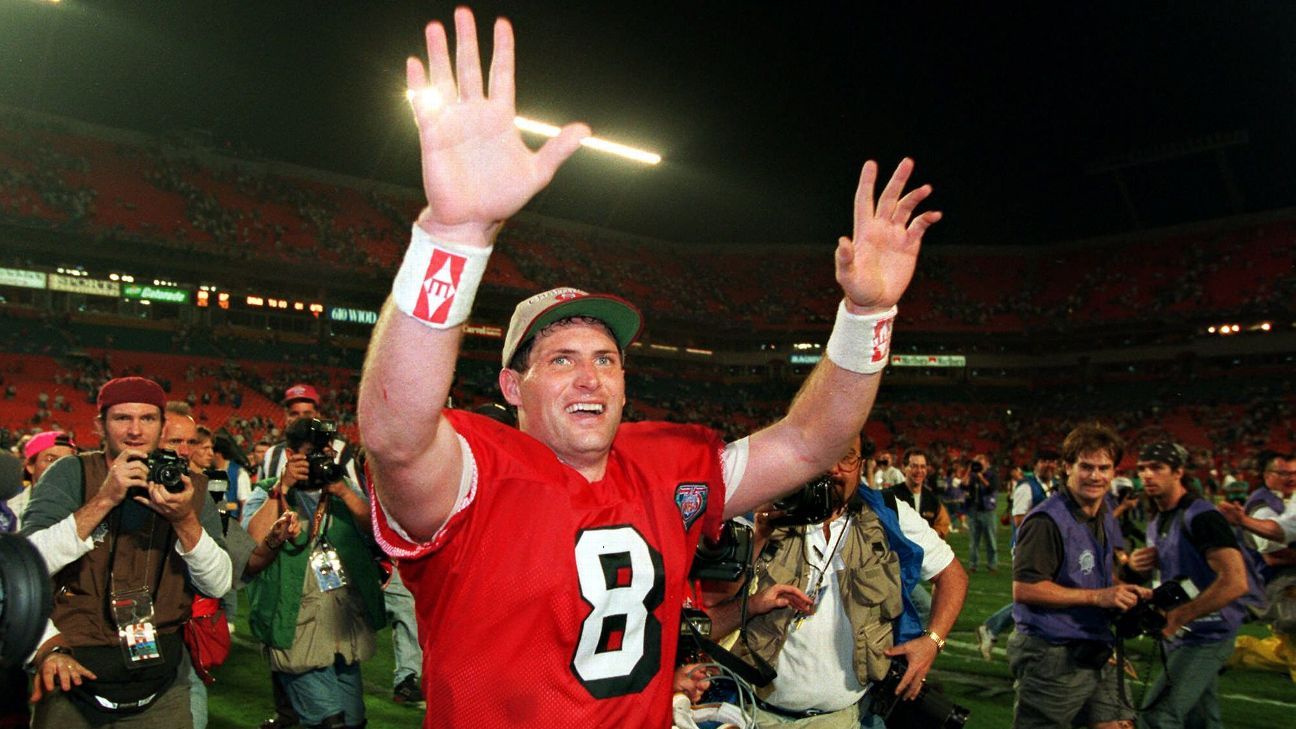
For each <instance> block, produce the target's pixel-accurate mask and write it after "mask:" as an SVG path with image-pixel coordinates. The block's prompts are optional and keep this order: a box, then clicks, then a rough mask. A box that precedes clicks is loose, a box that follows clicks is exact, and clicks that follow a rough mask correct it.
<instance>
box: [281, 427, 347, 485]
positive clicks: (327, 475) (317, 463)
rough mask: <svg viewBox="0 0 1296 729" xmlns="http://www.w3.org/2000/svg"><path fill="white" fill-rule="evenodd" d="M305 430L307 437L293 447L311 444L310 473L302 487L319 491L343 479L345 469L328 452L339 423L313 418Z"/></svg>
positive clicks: (307, 457) (309, 455)
mask: <svg viewBox="0 0 1296 729" xmlns="http://www.w3.org/2000/svg"><path fill="white" fill-rule="evenodd" d="M293 425H296V423H294V424H293ZM305 430H306V432H305V434H304V435H305V437H304V438H302V440H301V442H300V443H298V444H297V445H296V446H293V449H294V450H297V449H299V448H300V447H301V446H303V445H305V444H306V443H310V444H311V452H310V453H308V454H307V455H306V464H307V466H308V467H309V468H310V475H309V476H308V477H307V480H306V483H304V484H302V485H301V486H300V488H303V489H306V490H307V491H318V490H320V489H322V488H324V487H325V486H328V485H329V484H331V483H336V482H338V481H341V480H342V475H343V474H344V473H345V471H344V470H343V468H342V466H340V465H338V464H337V463H336V462H334V460H333V455H332V454H331V453H329V452H328V449H330V448H332V447H333V439H334V438H336V437H337V424H336V423H334V422H333V421H331V420H320V419H318V418H312V419H311V420H309V421H307V424H306V426H305ZM289 445H290V446H291V445H292V444H291V443H290V444H289Z"/></svg>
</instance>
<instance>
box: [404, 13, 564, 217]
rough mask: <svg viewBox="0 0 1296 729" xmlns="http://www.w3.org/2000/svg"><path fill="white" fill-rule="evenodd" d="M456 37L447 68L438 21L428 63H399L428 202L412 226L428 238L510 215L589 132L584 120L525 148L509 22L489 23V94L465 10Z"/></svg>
mask: <svg viewBox="0 0 1296 729" xmlns="http://www.w3.org/2000/svg"><path fill="white" fill-rule="evenodd" d="M455 34H456V40H457V45H456V49H455V63H454V67H453V68H452V66H451V62H450V49H449V43H448V41H447V38H446V32H445V28H444V27H443V26H442V25H441V24H440V23H439V22H433V23H430V24H428V26H427V29H426V36H427V49H428V65H427V68H426V69H425V68H424V66H423V63H422V61H420V60H419V59H417V58H410V59H408V60H407V61H406V64H405V73H406V83H407V84H408V87H409V89H410V91H411V92H413V93H412V105H413V109H414V119H415V122H416V123H417V124H418V132H419V147H420V150H421V154H422V162H423V190H424V192H425V193H426V194H427V200H428V208H427V209H426V210H424V211H423V214H421V215H420V216H419V223H420V224H421V225H424V226H425V227H428V228H430V230H429V232H432V233H433V234H434V235H435V234H437V233H445V232H447V231H451V232H452V231H455V230H459V229H470V230H471V229H474V228H480V227H483V226H490V225H494V224H496V223H498V222H500V221H503V220H504V219H505V218H508V217H509V216H511V215H513V214H514V213H516V212H517V211H518V210H520V209H521V208H522V206H523V205H525V204H526V203H527V201H528V200H530V199H531V197H532V196H534V195H535V194H536V193H537V192H539V191H540V190H541V189H542V188H543V187H544V186H545V185H547V184H548V183H549V181H550V180H551V179H553V176H554V173H555V172H557V170H558V167H559V166H560V165H562V163H563V162H564V161H565V160H566V159H567V158H568V157H570V156H571V154H572V153H573V152H575V151H576V149H577V148H578V147H579V146H580V140H581V139H582V138H583V137H585V136H587V135H588V134H589V129H588V128H587V127H585V125H583V124H569V125H567V126H566V127H564V128H563V130H562V133H561V134H559V135H558V136H557V137H555V138H553V139H551V140H549V141H548V142H546V143H545V144H544V146H543V147H541V148H540V149H539V150H538V151H536V152H532V151H531V150H530V149H529V148H528V147H527V146H526V144H525V143H523V141H522V137H521V134H520V133H519V132H518V130H517V128H516V127H514V125H513V119H514V116H515V114H516V111H515V93H514V85H513V29H512V26H510V25H509V23H508V21H506V20H504V19H502V18H501V19H499V20H497V21H496V23H495V41H494V43H495V47H494V55H493V58H492V60H491V68H490V96H489V97H488V96H486V94H485V92H484V89H483V83H482V69H481V60H480V58H479V55H478V49H477V26H476V22H475V21H474V19H473V15H472V12H471V11H470V10H468V9H467V8H459V9H457V10H456V11H455ZM451 237H460V236H451ZM468 237H469V238H470V237H471V236H468Z"/></svg>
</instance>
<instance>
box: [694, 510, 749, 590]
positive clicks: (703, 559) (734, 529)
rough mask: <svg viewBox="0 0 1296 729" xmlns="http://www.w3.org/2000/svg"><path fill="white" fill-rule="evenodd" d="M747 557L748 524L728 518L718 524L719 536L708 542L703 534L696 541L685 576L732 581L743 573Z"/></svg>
mask: <svg viewBox="0 0 1296 729" xmlns="http://www.w3.org/2000/svg"><path fill="white" fill-rule="evenodd" d="M751 558H752V529H751V527H749V526H747V525H746V524H740V523H739V522H736V521H733V520H732V519H731V520H729V521H727V522H725V523H724V524H723V525H721V527H720V538H719V539H717V540H716V541H714V542H712V541H711V540H710V539H707V538H706V537H705V536H704V537H702V539H700V540H699V541H698V546H697V552H696V553H695V554H694V556H693V567H692V569H690V570H689V579H690V580H720V581H723V582H733V581H734V580H737V579H740V578H741V577H742V576H743V574H745V573H746V572H747V565H749V564H751Z"/></svg>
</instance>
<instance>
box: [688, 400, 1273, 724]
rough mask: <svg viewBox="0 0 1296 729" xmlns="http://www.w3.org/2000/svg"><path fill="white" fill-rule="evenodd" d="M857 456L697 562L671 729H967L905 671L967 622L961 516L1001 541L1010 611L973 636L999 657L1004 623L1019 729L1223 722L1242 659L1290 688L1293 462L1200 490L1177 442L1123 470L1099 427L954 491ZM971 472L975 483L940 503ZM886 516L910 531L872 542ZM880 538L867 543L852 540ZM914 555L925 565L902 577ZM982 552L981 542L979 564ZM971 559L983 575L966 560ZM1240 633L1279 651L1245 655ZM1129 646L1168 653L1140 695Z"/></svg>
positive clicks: (976, 470)
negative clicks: (1248, 632) (985, 522)
mask: <svg viewBox="0 0 1296 729" xmlns="http://www.w3.org/2000/svg"><path fill="white" fill-rule="evenodd" d="M863 445H864V447H863V448H860V444H859V443H858V442H857V445H856V447H855V448H853V449H852V450H851V451H850V452H849V453H847V454H846V455H845V456H844V457H843V459H842V461H841V462H840V463H839V464H838V465H837V466H836V467H834V468H833V469H832V470H831V471H830V472H829V473H828V474H826V475H825V476H824V477H823V478H822V479H820V480H819V481H818V482H812V483H810V484H807V486H806V487H804V488H803V490H802V491H801V492H799V493H797V494H794V495H793V496H792V497H788V498H786V499H784V500H782V501H779V502H775V503H773V504H767V505H765V506H763V507H761V508H759V509H758V510H757V511H756V512H754V514H753V515H752V518H751V519H750V520H749V521H748V522H746V523H749V524H750V525H751V528H750V531H749V532H748V533H747V535H746V536H744V537H741V538H734V537H732V536H731V535H730V533H729V531H726V532H723V533H722V535H723V537H724V538H723V539H722V542H726V541H727V542H729V544H728V546H726V547H725V548H715V547H711V546H707V545H704V546H703V548H700V550H699V553H698V563H697V564H695V567H694V576H695V577H702V578H707V579H708V580H710V581H704V582H702V583H701V584H702V585H703V590H704V591H703V595H704V599H703V603H704V604H705V605H706V606H707V607H708V612H709V620H708V619H706V618H693V619H689V620H686V621H685V625H684V626H683V628H682V631H681V648H680V659H679V663H680V664H681V668H680V669H679V671H680V672H679V673H678V674H677V688H678V689H679V690H680V692H681V693H680V695H681V696H684V697H687V699H688V700H687V701H684V700H683V699H681V700H680V702H679V704H680V707H681V708H687V710H677V713H676V725H677V726H681V727H691V726H694V723H695V722H700V721H701V720H702V719H704V718H714V717H715V716H716V713H715V710H714V708H713V707H714V706H715V705H716V704H715V703H714V702H716V701H721V702H724V701H728V702H731V703H730V704H728V706H729V708H730V711H731V714H730V717H731V718H732V717H737V716H742V717H744V719H748V718H749V719H752V720H754V722H755V725H757V726H761V727H775V726H777V727H786V726H797V727H814V728H816V729H818V728H821V727H838V726H840V727H855V726H882V725H883V722H885V724H886V725H887V726H893V727H894V726H961V725H962V724H963V722H965V721H966V719H967V718H968V714H967V712H966V710H965V709H963V708H962V707H959V706H958V705H956V704H954V703H952V702H950V701H949V700H948V699H946V698H945V697H944V696H942V695H941V694H940V693H939V692H938V691H937V692H933V691H931V690H924V691H922V695H921V696H918V693H917V690H916V689H915V688H914V686H915V685H916V684H914V683H911V682H910V679H912V678H913V677H914V676H915V672H914V670H913V669H914V668H915V664H916V666H917V669H918V671H917V674H916V675H917V678H919V679H921V678H922V676H925V675H926V673H927V671H928V670H929V669H930V667H931V665H932V659H934V658H935V657H936V654H937V653H938V652H939V649H940V648H943V647H944V636H945V634H946V631H947V630H948V629H949V627H950V626H951V625H952V624H953V620H954V618H955V617H957V615H958V613H959V611H960V609H961V606H962V602H963V595H964V594H965V592H966V589H967V576H966V574H965V573H964V570H963V569H962V568H961V567H960V566H959V564H960V563H959V561H958V560H957V559H954V558H953V554H952V552H951V551H950V549H949V547H947V546H945V545H944V543H943V542H942V541H941V539H942V538H943V537H944V536H945V535H946V534H947V533H948V532H949V530H950V529H951V523H952V521H958V520H959V519H960V514H962V513H966V512H967V511H969V509H968V507H969V505H973V506H974V507H975V508H973V509H971V511H974V512H975V511H977V510H984V511H988V512H989V513H990V514H992V515H995V518H996V520H1002V523H1003V524H1007V525H1010V526H1011V540H1010V542H1009V546H1010V549H1011V550H1012V556H1011V557H1010V558H1009V561H1011V565H1012V567H1011V570H1012V599H1011V601H1010V602H1009V603H1008V604H1007V605H1005V606H1004V608H1003V609H1002V610H999V611H997V612H996V613H995V614H994V615H992V616H990V618H989V619H987V621H986V622H985V623H983V624H981V625H979V626H978V628H977V631H976V634H977V642H978V644H979V645H978V647H979V648H980V651H981V653H982V655H983V656H984V657H985V658H986V659H987V660H993V656H994V653H995V644H996V641H997V639H998V638H999V637H1000V635H1002V634H1004V633H1007V632H1009V631H1012V630H1013V629H1014V628H1015V633H1014V635H1013V636H1012V638H1010V639H1009V640H1008V642H1007V656H1008V662H1009V667H1010V669H1011V672H1012V674H1013V677H1014V688H1015V692H1016V699H1015V704H1014V726H1015V727H1065V726H1094V727H1122V726H1131V727H1132V726H1135V724H1137V725H1138V726H1140V727H1157V728H1159V727H1183V726H1200V727H1222V726H1223V723H1222V719H1221V714H1220V708H1219V697H1218V690H1217V685H1218V676H1219V674H1220V672H1221V671H1222V670H1223V668H1224V667H1225V665H1226V664H1228V663H1229V662H1230V661H1232V662H1233V663H1234V664H1241V665H1253V666H1254V665H1264V664H1263V662H1262V661H1255V662H1248V658H1247V656H1248V655H1251V656H1255V655H1259V654H1264V655H1267V656H1268V659H1267V660H1268V661H1269V663H1268V665H1267V667H1268V668H1271V669H1273V668H1276V669H1279V670H1290V671H1292V676H1293V678H1294V679H1296V663H1291V662H1289V663H1288V665H1286V666H1283V665H1282V663H1283V660H1284V659H1283V656H1285V655H1287V654H1288V651H1287V649H1286V648H1285V647H1284V646H1289V645H1292V641H1293V640H1294V639H1296V630H1294V629H1296V624H1293V622H1292V620H1291V618H1290V615H1291V614H1294V613H1296V587H1294V585H1296V548H1294V545H1296V541H1294V540H1296V515H1293V509H1291V508H1287V507H1288V506H1289V505H1290V503H1291V500H1292V499H1293V498H1296V458H1294V457H1293V456H1292V455H1289V454H1284V453H1278V452H1274V451H1264V452H1262V453H1261V454H1260V455H1259V456H1257V458H1256V461H1255V464H1254V467H1255V469H1256V475H1255V478H1256V483H1255V486H1254V487H1252V486H1249V485H1248V484H1246V483H1245V482H1242V481H1236V480H1234V481H1233V482H1231V483H1229V484H1228V487H1225V486H1223V485H1220V486H1219V488H1218V489H1210V488H1205V487H1204V485H1203V483H1202V482H1201V481H1200V480H1199V479H1197V478H1194V477H1193V476H1192V475H1191V473H1192V462H1193V459H1192V454H1191V453H1190V452H1189V451H1188V450H1187V449H1186V448H1184V447H1183V446H1181V445H1179V444H1177V443H1175V442H1173V441H1170V440H1153V441H1151V442H1148V443H1146V444H1143V445H1142V446H1141V447H1140V449H1139V450H1138V451H1137V453H1135V454H1133V455H1134V456H1135V458H1134V459H1133V461H1134V465H1133V467H1132V468H1131V469H1130V470H1129V471H1128V473H1129V476H1123V475H1121V471H1119V470H1118V465H1119V464H1121V463H1122V462H1126V463H1128V461H1126V460H1125V454H1126V445H1125V442H1124V441H1123V440H1122V438H1121V437H1120V436H1119V435H1118V434H1117V433H1116V432H1115V431H1114V430H1113V429H1111V428H1110V427H1107V426H1104V425H1100V424H1096V423H1095V424H1089V425H1082V426H1079V427H1077V428H1075V429H1073V430H1072V431H1071V432H1070V433H1069V434H1068V435H1067V437H1066V438H1065V440H1064V441H1063V443H1062V444H1061V448H1060V450H1051V449H1041V450H1040V451H1039V452H1038V453H1037V454H1036V456H1035V458H1034V460H1033V461H1032V462H1031V463H1029V464H1027V465H1026V466H1025V467H1024V468H1021V469H1010V470H1011V471H1012V472H1013V476H1014V477H1011V478H1001V477H1000V476H999V475H998V474H997V473H996V469H995V468H994V467H993V466H992V465H991V464H990V462H989V459H987V458H985V457H984V456H978V457H975V458H973V459H970V460H969V461H968V462H966V463H965V464H964V467H963V468H962V469H960V474H961V475H960V476H956V477H955V479H956V480H955V481H954V483H953V484H951V483H950V482H948V481H946V482H945V483H942V481H943V480H944V479H942V478H941V477H939V476H937V475H936V474H932V473H929V468H928V463H929V459H930V456H929V455H928V454H927V453H925V452H924V451H922V450H919V449H909V450H907V451H905V452H904V453H903V455H901V456H900V457H899V458H898V459H894V458H893V456H892V454H891V453H886V452H878V453H873V452H872V449H871V448H869V447H867V442H865V443H864V444H863ZM962 477H966V478H968V479H969V480H970V481H971V483H972V488H963V489H960V491H959V492H958V493H956V494H955V496H954V498H950V496H949V492H950V490H951V487H953V488H958V487H959V486H961V485H963V484H965V483H967V482H962V481H961V479H962ZM992 484H993V485H992ZM1000 484H1002V485H1000ZM856 486H858V488H856ZM870 487H871V488H870ZM1215 490H1218V494H1216V493H1214V491H1215ZM983 491H984V493H982V492H983ZM940 493H943V494H944V497H943V498H941V497H938V494H940ZM1000 498H1002V499H1003V501H1004V502H1005V503H1004V506H1003V508H1002V509H1001V511H1002V516H1000V515H999V514H998V513H997V511H996V506H995V502H996V501H997V500H998V499H1000ZM897 501H903V502H904V503H903V504H897ZM970 502H975V503H972V504H970ZM915 512H916V513H915ZM951 512H952V513H951ZM888 513H889V514H890V519H896V517H898V521H896V522H891V523H892V524H893V525H896V526H899V527H901V528H900V529H890V530H888V529H885V528H880V527H877V526H876V524H878V523H883V524H885V523H887V522H888V519H887V518H882V519H878V517H880V516H884V515H886V514H888ZM915 517H921V519H916V518H915ZM906 522H909V524H908V527H906V526H905V525H906ZM923 522H926V523H925V524H924V523H923ZM870 523H872V524H875V526H874V528H875V529H877V531H876V533H874V534H873V536H872V537H861V536H859V535H860V534H861V533H863V532H862V531H861V530H864V529H865V525H866V524H870ZM915 525H917V526H915ZM987 529H988V531H989V532H990V533H991V534H993V533H994V531H995V528H994V525H991V526H988V527H987ZM857 540H863V543H865V544H872V545H873V547H872V550H871V552H870V550H867V549H861V548H860V547H859V546H858V545H857V543H856V542H857ZM914 545H919V549H918V550H917V554H918V555H920V557H918V560H919V561H920V562H921V569H920V570H914V572H910V571H909V570H911V569H913V568H914V567H915V566H916V563H915V558H914V557H913V554H912V551H911V550H912V548H913V546H914ZM994 555H995V551H994V549H993V547H991V549H990V551H989V558H990V560H991V561H990V562H988V565H987V566H988V567H989V569H991V570H994V569H995V568H996V564H995V562H994V561H993V559H994ZM965 556H966V558H967V561H968V563H969V564H970V565H972V567H971V569H976V567H975V565H977V561H978V556H977V555H976V554H975V553H972V554H969V555H965ZM1005 556H1007V555H1005ZM726 560H729V561H732V562H735V563H739V564H741V565H742V566H741V568H735V569H733V570H732V572H731V574H729V575H725V574H724V570H723V569H719V570H717V568H718V567H723V565H724V564H725V561H726ZM879 562H880V563H881V564H882V565H886V564H892V565H893V566H894V568H895V570H896V572H894V573H891V572H889V571H888V569H887V568H885V567H879V566H878V565H879ZM933 562H934V563H933ZM748 568H750V573H748V571H747V570H748ZM866 575H867V578H866V577H865V576H866ZM717 578H719V579H729V580H732V581H730V582H718V581H716V580H717ZM920 578H921V579H920ZM923 580H931V584H932V587H933V591H934V596H933V597H932V598H929V599H928V601H927V602H926V604H925V605H924V604H923V601H922V600H921V599H920V598H919V596H918V594H916V593H921V592H925V590H924V588H923V586H922V585H921V582H922V581H923ZM924 607H925V608H926V610H925V611H924V610H923V608H924ZM1252 620H1258V621H1262V622H1264V623H1266V624H1268V625H1269V627H1270V628H1271V629H1272V630H1273V635H1272V636H1271V637H1270V638H1268V639H1259V638H1253V637H1250V636H1246V637H1243V638H1241V639H1239V638H1238V629H1239V627H1240V626H1241V625H1242V624H1243V623H1244V622H1247V621H1252ZM698 622H701V623H702V624H703V625H704V626H705V627H706V628H707V630H706V631H703V632H705V633H706V635H708V636H709V638H713V639H716V640H720V636H723V635H724V634H726V633H730V632H731V631H735V629H737V628H739V627H741V628H742V630H741V631H740V632H736V633H734V634H733V635H734V636H737V637H736V638H734V637H733V636H731V637H730V640H731V641H732V645H731V646H730V648H729V650H725V649H723V648H720V647H718V646H717V645H716V644H714V643H710V642H705V641H701V640H699V639H698V637H696V636H697V635H698V633H699V627H698V625H697V623H698ZM883 636H884V637H883ZM1140 637H1147V638H1151V639H1154V640H1156V641H1158V643H1159V649H1158V651H1157V652H1156V655H1157V656H1158V657H1159V661H1158V664H1159V665H1158V667H1157V668H1156V670H1155V672H1154V675H1150V676H1148V677H1147V678H1146V679H1145V680H1149V681H1150V683H1149V684H1148V685H1147V686H1146V687H1144V688H1142V689H1140V690H1135V689H1134V688H1132V684H1133V681H1134V679H1135V678H1137V675H1136V668H1135V666H1134V665H1133V661H1132V660H1130V659H1129V658H1127V657H1126V656H1125V650H1124V648H1125V642H1126V641H1130V640H1133V639H1136V638H1140ZM914 641H916V642H914ZM721 642H722V643H723V642H724V641H721ZM1265 642H1268V643H1269V646H1268V647H1267V648H1266V649H1264V650H1261V649H1262V648H1263V644H1264V643H1265ZM915 646H921V647H924V648H927V649H932V650H928V651H926V652H927V653H929V654H930V655H921V654H917V655H915V654H914V652H913V650H912V649H913V648H914V647H915ZM1235 646H1236V647H1235ZM1275 646H1276V647H1275ZM708 647H709V648H710V649H711V653H710V654H708V653H707V650H706V648H708ZM933 648H934V649H933ZM730 652H732V655H730ZM735 657H736V658H737V659H740V660H739V664H738V665H737V666H736V667H735V666H734V658H735ZM906 659H907V660H906ZM915 659H916V660H915ZM699 660H713V661H717V662H718V663H719V664H720V665H722V666H724V668H725V669H726V672H728V671H730V670H732V671H734V672H736V673H737V674H738V675H740V676H742V677H743V678H744V679H745V680H747V681H749V682H750V683H751V684H752V685H753V686H755V693H754V706H752V707H750V708H748V709H746V711H747V712H748V713H745V714H744V713H743V711H742V710H740V709H739V708H738V707H739V706H740V705H742V702H743V698H742V697H741V696H735V695H734V694H733V692H732V691H731V690H729V689H726V688H723V687H724V686H727V685H729V682H726V681H719V682H716V684H717V685H719V686H720V687H721V688H717V687H716V686H715V685H711V684H704V686H706V690H705V692H704V691H703V690H701V689H700V688H699V685H698V679H699V678H700V677H701V678H709V677H711V676H713V675H714V670H716V669H713V673H712V674H707V673H705V672H702V673H701V674H699V673H698V668H697V665H696V664H694V663H692V662H693V661H699ZM896 694H898V695H899V696H900V697H902V700H901V701H898V702H897V701H895V695H896ZM915 697H916V700H912V701H905V700H903V699H915ZM721 705H725V704H721Z"/></svg>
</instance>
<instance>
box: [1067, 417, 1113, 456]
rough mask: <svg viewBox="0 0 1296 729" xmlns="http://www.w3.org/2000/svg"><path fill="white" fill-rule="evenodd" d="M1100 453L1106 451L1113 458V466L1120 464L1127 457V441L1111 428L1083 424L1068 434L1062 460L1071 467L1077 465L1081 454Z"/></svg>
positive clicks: (1097, 424) (1101, 425)
mask: <svg viewBox="0 0 1296 729" xmlns="http://www.w3.org/2000/svg"><path fill="white" fill-rule="evenodd" d="M1099 451H1105V452H1106V453H1107V455H1109V456H1111V459H1112V464H1118V463H1120V462H1121V459H1122V458H1124V457H1125V440H1124V439H1123V438H1121V437H1120V434H1119V433H1117V432H1116V431H1115V430H1113V429H1112V428H1111V427H1110V426H1107V425H1103V424H1102V423H1083V424H1081V425H1077V426H1076V427H1075V428H1074V429H1073V430H1072V431H1071V432H1070V433H1067V437H1066V440H1064V441H1062V458H1063V460H1065V461H1066V462H1067V463H1068V464H1070V465H1075V463H1076V461H1078V460H1079V459H1080V454H1081V453H1097V452H1099Z"/></svg>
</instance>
